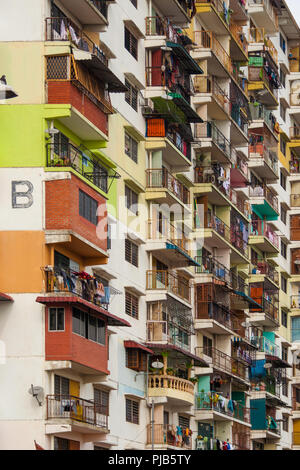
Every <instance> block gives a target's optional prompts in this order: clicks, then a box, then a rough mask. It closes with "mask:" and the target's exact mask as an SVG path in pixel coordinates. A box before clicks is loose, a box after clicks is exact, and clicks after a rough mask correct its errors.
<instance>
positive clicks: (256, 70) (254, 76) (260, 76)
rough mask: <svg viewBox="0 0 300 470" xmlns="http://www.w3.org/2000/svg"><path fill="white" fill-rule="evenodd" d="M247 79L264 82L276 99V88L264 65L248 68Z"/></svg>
mask: <svg viewBox="0 0 300 470" xmlns="http://www.w3.org/2000/svg"><path fill="white" fill-rule="evenodd" d="M248 73H249V81H250V82H264V84H265V85H266V87H267V88H268V89H269V90H270V92H271V93H272V95H273V96H274V98H275V99H276V101H278V88H276V86H277V85H276V86H275V83H274V82H273V81H272V80H271V79H270V76H269V75H268V73H267V72H266V70H265V68H264V67H252V66H250V67H249V68H248Z"/></svg>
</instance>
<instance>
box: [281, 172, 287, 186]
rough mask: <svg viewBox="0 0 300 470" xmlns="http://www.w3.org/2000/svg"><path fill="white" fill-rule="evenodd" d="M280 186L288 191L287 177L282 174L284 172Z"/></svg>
mask: <svg viewBox="0 0 300 470" xmlns="http://www.w3.org/2000/svg"><path fill="white" fill-rule="evenodd" d="M280 186H281V187H282V188H283V189H284V190H286V175H284V174H283V173H282V171H281V172H280Z"/></svg>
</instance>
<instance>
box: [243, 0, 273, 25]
mask: <svg viewBox="0 0 300 470" xmlns="http://www.w3.org/2000/svg"><path fill="white" fill-rule="evenodd" d="M257 5H262V6H263V7H264V9H265V11H266V12H267V13H268V15H269V16H270V18H271V19H272V21H273V23H274V24H275V26H276V28H278V15H277V12H276V10H275V8H274V7H273V5H272V4H271V1H270V0H248V7H250V8H251V7H256V6H257ZM250 13H251V11H250Z"/></svg>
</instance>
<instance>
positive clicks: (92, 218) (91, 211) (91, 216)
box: [79, 189, 98, 225]
mask: <svg viewBox="0 0 300 470" xmlns="http://www.w3.org/2000/svg"><path fill="white" fill-rule="evenodd" d="M97 209H98V202H97V201H96V200H95V199H93V198H92V197H90V196H89V195H88V194H86V193H84V192H83V191H81V189H80V190H79V215H81V217H84V218H85V219H87V220H88V221H89V222H91V223H92V224H94V225H97V223H98V217H97Z"/></svg>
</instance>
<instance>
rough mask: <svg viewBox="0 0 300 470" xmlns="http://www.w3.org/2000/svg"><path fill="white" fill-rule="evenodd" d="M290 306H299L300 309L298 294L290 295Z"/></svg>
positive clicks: (299, 295) (299, 296)
mask: <svg viewBox="0 0 300 470" xmlns="http://www.w3.org/2000/svg"><path fill="white" fill-rule="evenodd" d="M291 308H299V309H300V294H298V295H291Z"/></svg>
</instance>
